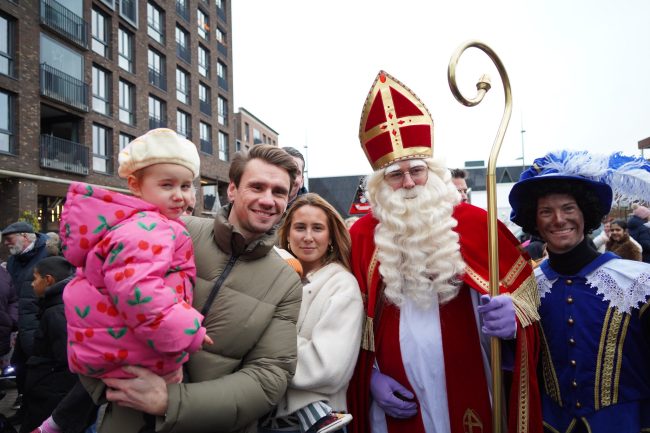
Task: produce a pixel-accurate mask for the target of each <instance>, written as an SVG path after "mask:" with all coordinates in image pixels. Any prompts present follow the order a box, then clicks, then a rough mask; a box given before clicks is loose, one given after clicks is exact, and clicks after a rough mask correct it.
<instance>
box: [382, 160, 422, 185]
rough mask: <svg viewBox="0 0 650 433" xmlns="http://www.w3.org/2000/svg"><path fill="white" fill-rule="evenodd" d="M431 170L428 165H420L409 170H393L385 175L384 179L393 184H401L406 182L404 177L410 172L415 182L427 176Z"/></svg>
mask: <svg viewBox="0 0 650 433" xmlns="http://www.w3.org/2000/svg"><path fill="white" fill-rule="evenodd" d="M428 173H429V170H428V168H427V167H425V166H422V165H418V166H417V167H411V168H409V169H408V170H407V171H391V172H390V173H386V174H385V175H384V179H386V182H388V183H389V184H391V185H401V184H402V183H403V182H404V177H405V176H406V175H407V174H408V175H409V176H411V179H412V180H413V182H418V181H421V180H424V179H426V178H427V175H428Z"/></svg>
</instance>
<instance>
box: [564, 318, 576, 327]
mask: <svg viewBox="0 0 650 433" xmlns="http://www.w3.org/2000/svg"><path fill="white" fill-rule="evenodd" d="M566 322H567V323H568V324H569V326H573V324H574V323H575V321H574V320H573V317H569V320H567V321H566Z"/></svg>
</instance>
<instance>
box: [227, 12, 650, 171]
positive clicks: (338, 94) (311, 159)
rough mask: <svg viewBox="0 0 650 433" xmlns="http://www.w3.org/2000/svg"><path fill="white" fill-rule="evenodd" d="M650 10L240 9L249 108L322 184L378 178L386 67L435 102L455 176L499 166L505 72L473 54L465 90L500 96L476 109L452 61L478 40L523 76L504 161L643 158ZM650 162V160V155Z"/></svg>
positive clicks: (243, 102) (242, 98) (237, 82)
mask: <svg viewBox="0 0 650 433" xmlns="http://www.w3.org/2000/svg"><path fill="white" fill-rule="evenodd" d="M648 17H650V1H648V0H623V1H620V2H612V1H609V0H543V1H539V0H499V1H491V2H486V1H467V0H455V1H442V0H419V1H418V0H394V1H387V0H344V1H339V0H330V1H327V2H322V1H318V2H317V1H310V0H278V1H269V0H233V2H232V20H233V29H232V35H231V40H232V44H233V55H234V59H233V66H232V67H233V80H234V104H235V109H238V107H245V108H246V109H247V110H249V111H250V112H252V113H253V114H254V115H256V116H257V117H259V118H260V119H262V120H263V121H264V122H265V123H267V124H268V125H269V126H271V127H272V128H273V129H274V130H275V131H277V132H278V133H279V134H280V137H279V144H280V146H293V147H296V148H298V149H299V150H301V151H303V153H304V150H305V149H304V146H305V145H306V146H308V150H307V155H306V156H307V166H308V171H309V176H310V177H312V178H313V177H325V176H344V175H353V174H367V173H368V172H369V171H370V165H369V163H368V162H367V160H366V158H365V156H364V154H363V151H362V150H361V147H360V145H359V140H358V129H359V120H360V116H361V109H362V107H363V104H364V101H365V99H366V95H367V93H368V91H369V90H370V86H371V85H372V83H373V80H374V79H375V76H376V75H377V73H378V72H379V70H381V69H384V70H385V71H387V72H388V73H389V74H391V75H393V76H394V77H395V78H397V79H398V80H400V81H402V82H403V83H404V84H406V85H407V86H408V87H410V88H411V89H412V90H413V91H414V92H415V93H416V94H417V95H418V96H419V97H420V99H421V100H422V101H423V102H424V103H425V105H426V106H427V107H428V108H429V111H430V112H431V114H432V116H433V119H434V124H435V132H434V139H435V147H434V154H435V155H436V156H441V157H444V158H445V159H446V162H447V164H448V165H449V166H450V167H456V166H463V164H464V161H466V160H485V161H487V159H488V156H489V153H490V148H491V146H492V143H493V141H494V137H495V135H496V131H497V128H498V125H499V122H500V120H501V114H502V112H503V103H504V98H503V90H502V89H503V87H502V84H501V81H500V79H499V77H498V72H497V71H496V69H495V68H494V67H493V66H492V65H491V62H490V60H489V59H488V58H487V56H486V55H484V54H483V53H482V52H480V51H478V50H475V49H471V50H468V51H466V52H465V54H464V55H463V57H462V58H461V60H460V63H459V66H458V70H457V74H458V82H459V85H460V87H461V89H463V91H464V94H465V95H467V96H468V97H473V96H474V94H475V84H476V80H477V79H478V77H479V76H480V75H481V74H483V73H486V72H487V73H489V75H490V77H491V79H492V86H493V88H492V90H491V91H490V92H489V93H488V95H487V96H486V98H485V100H484V101H483V102H482V103H481V104H480V105H479V106H477V107H474V108H466V107H464V106H462V105H460V104H459V103H458V102H457V101H456V100H455V99H454V97H453V95H452V94H451V92H450V90H449V86H448V84H447V65H448V63H449V59H450V57H451V55H452V54H453V52H454V51H455V50H456V48H457V47H458V46H459V45H460V44H461V43H462V42H464V41H466V40H468V39H478V40H480V41H482V42H485V43H486V44H488V45H489V46H491V47H492V49H493V50H494V51H496V53H497V54H498V55H499V57H500V58H501V60H502V61H503V63H504V65H505V67H506V70H507V71H508V75H509V77H510V81H511V86H512V94H513V102H514V105H513V115H512V119H511V121H510V127H509V128H508V131H507V133H506V137H505V141H504V143H503V146H502V149H501V153H500V155H499V159H498V165H511V164H521V159H519V160H517V159H516V158H520V157H521V155H522V133H521V129H522V125H523V129H525V131H526V132H525V133H524V134H523V142H524V155H525V161H526V163H527V164H530V163H531V162H532V160H533V159H534V158H536V157H539V156H542V155H543V154H545V153H546V152H547V151H550V150H556V149H560V148H569V149H591V150H592V151H596V152H601V153H609V152H613V151H615V150H620V151H623V152H625V153H627V154H639V150H638V145H637V142H638V141H639V140H641V139H643V138H646V137H649V136H650V25H648ZM648 154H650V152H648V151H646V157H648V156H649V155H648Z"/></svg>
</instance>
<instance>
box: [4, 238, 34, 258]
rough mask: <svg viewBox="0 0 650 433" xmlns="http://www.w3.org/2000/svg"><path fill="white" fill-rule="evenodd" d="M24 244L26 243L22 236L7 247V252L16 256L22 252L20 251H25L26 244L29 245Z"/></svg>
mask: <svg viewBox="0 0 650 433" xmlns="http://www.w3.org/2000/svg"><path fill="white" fill-rule="evenodd" d="M25 244H27V241H26V240H25V239H23V238H20V239H18V240H16V242H15V243H14V244H13V245H12V246H10V247H9V254H11V255H12V256H17V255H18V254H22V252H23V251H25V248H27V246H28V245H29V244H27V245H25Z"/></svg>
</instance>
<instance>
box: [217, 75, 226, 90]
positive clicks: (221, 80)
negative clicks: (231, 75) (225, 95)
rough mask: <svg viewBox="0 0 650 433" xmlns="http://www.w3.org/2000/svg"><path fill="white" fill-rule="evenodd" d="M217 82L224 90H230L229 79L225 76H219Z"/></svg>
mask: <svg viewBox="0 0 650 433" xmlns="http://www.w3.org/2000/svg"><path fill="white" fill-rule="evenodd" d="M217 84H218V85H219V87H221V88H222V89H223V90H228V80H227V79H226V78H223V77H217Z"/></svg>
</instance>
